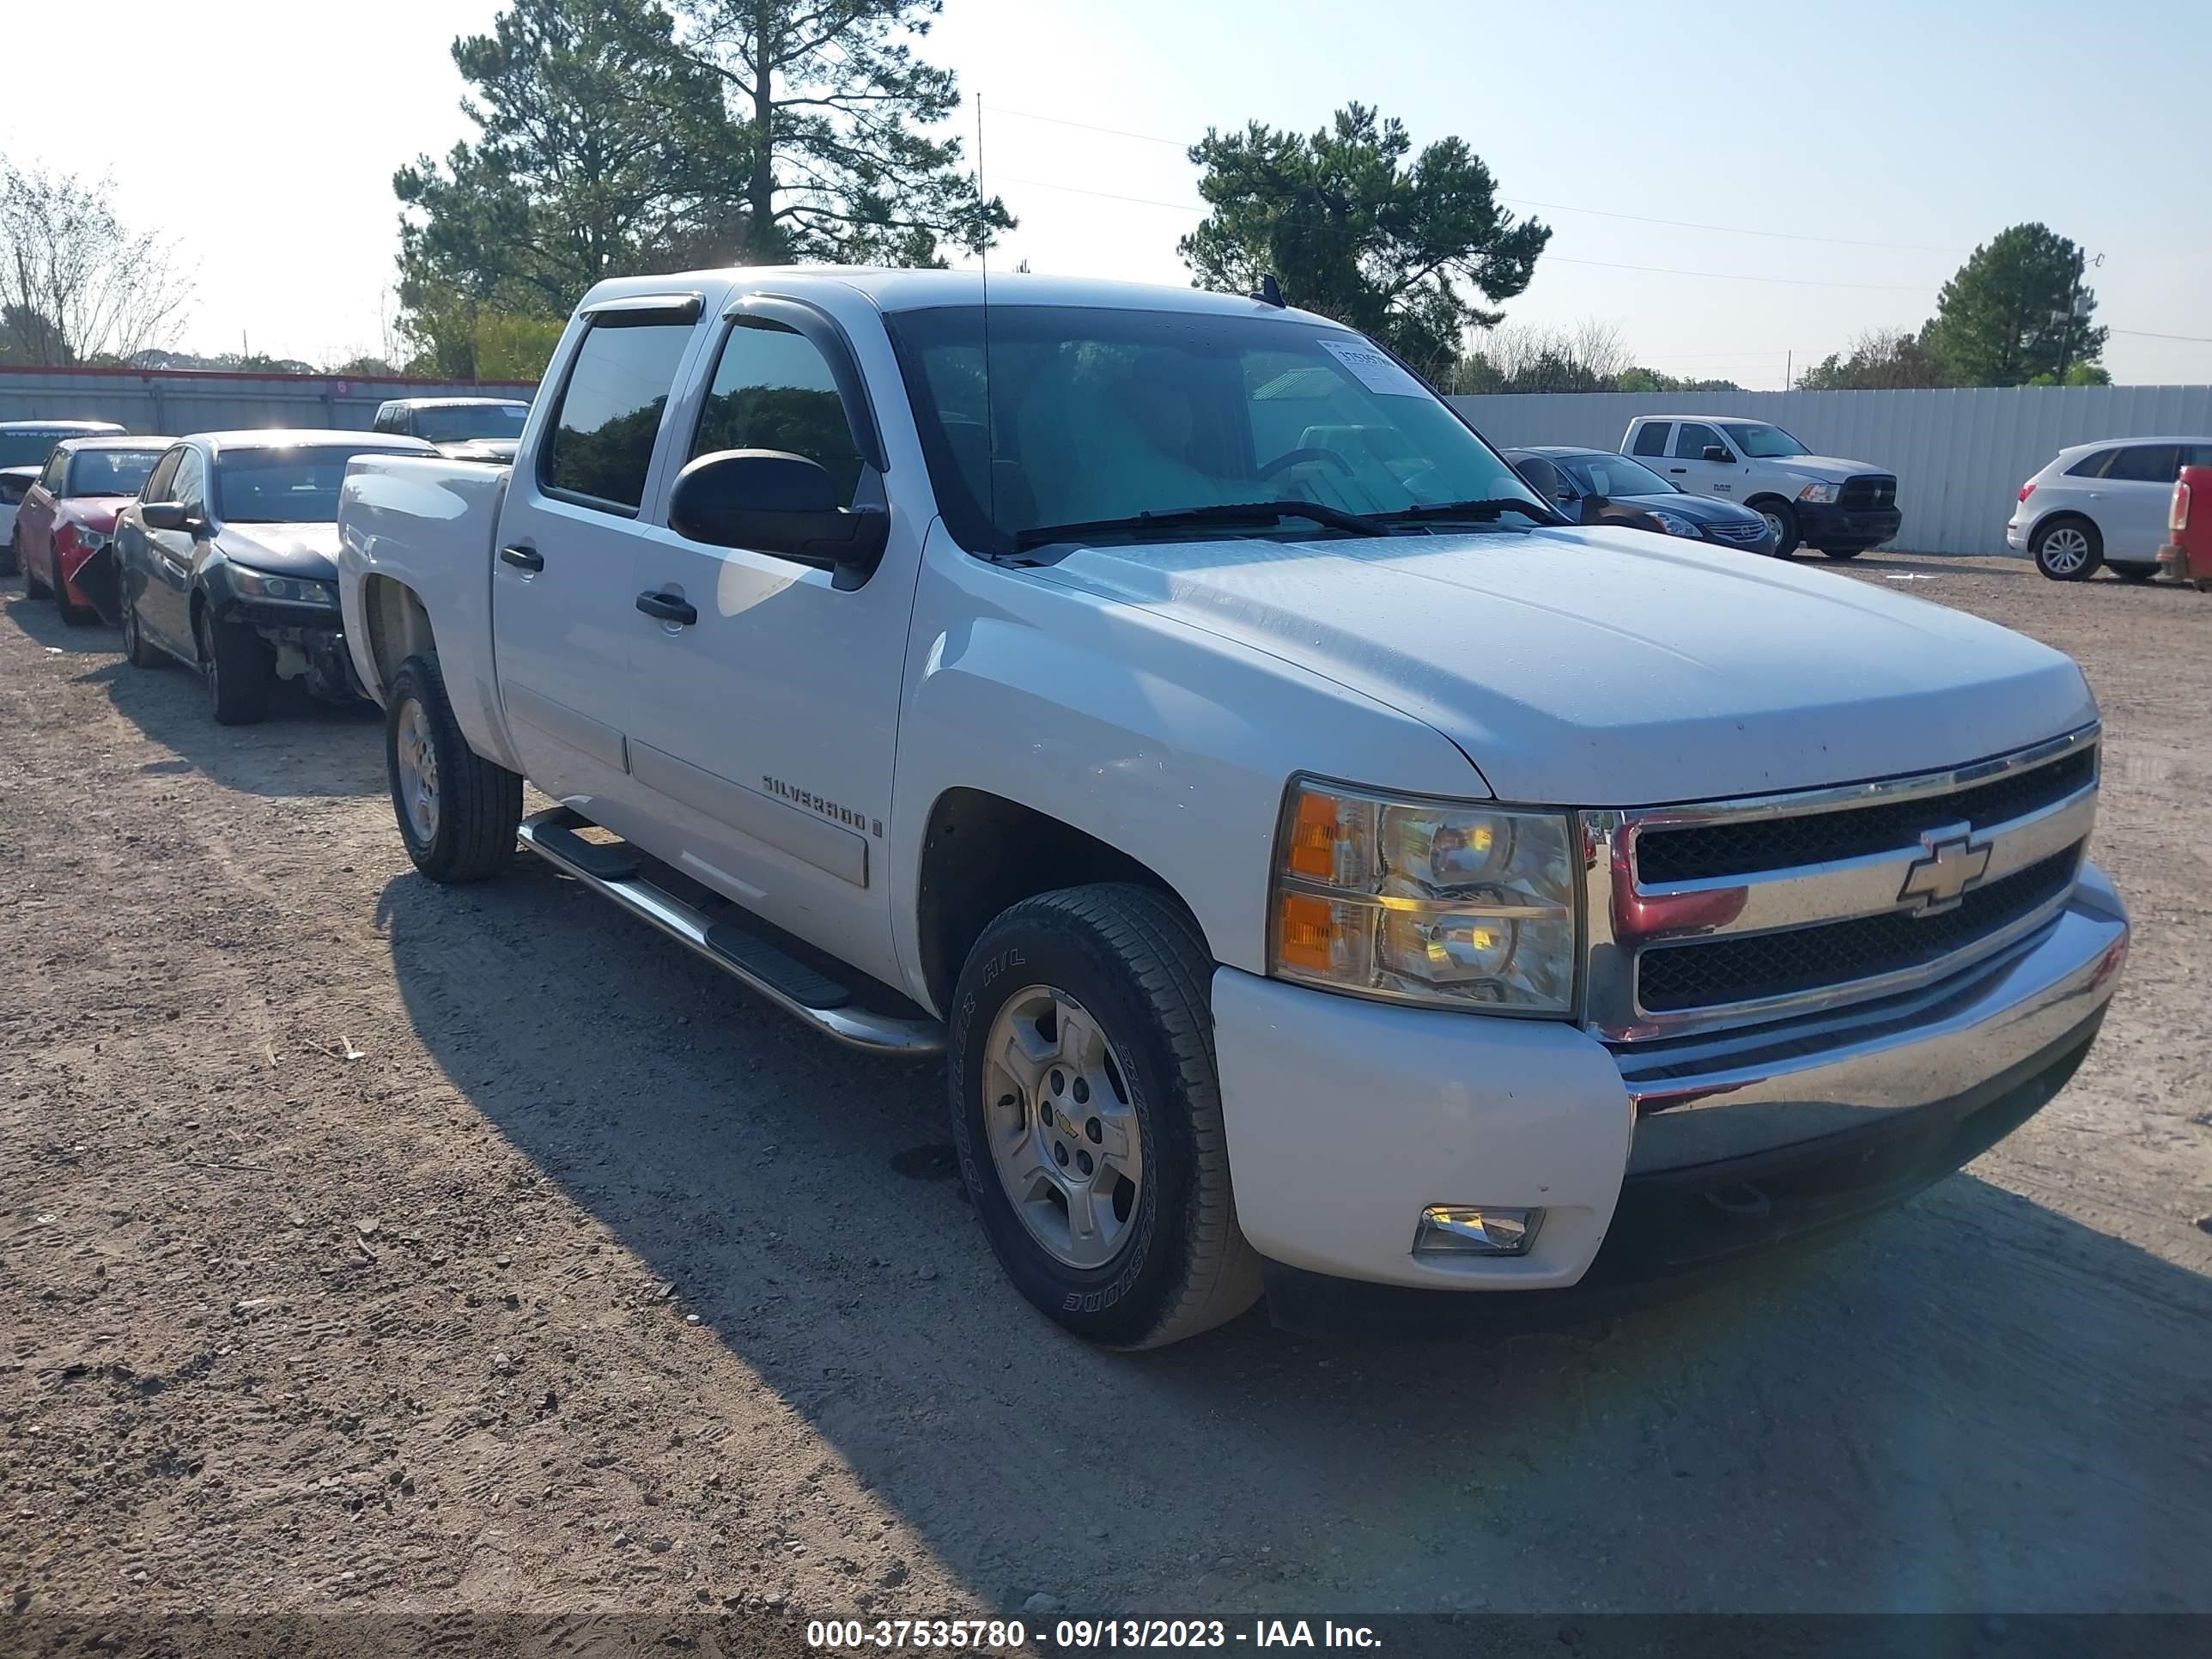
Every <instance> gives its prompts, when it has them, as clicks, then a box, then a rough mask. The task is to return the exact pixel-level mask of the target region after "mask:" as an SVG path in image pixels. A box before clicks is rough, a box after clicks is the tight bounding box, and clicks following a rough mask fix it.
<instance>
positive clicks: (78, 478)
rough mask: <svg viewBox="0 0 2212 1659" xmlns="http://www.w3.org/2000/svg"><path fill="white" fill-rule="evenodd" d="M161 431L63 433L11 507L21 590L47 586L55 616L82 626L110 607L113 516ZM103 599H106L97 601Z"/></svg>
mask: <svg viewBox="0 0 2212 1659" xmlns="http://www.w3.org/2000/svg"><path fill="white" fill-rule="evenodd" d="M168 446H169V440H168V439H167V438H65V439H64V440H63V441H61V442H60V443H58V444H56V445H55V446H54V453H52V455H50V456H48V457H47V458H46V469H45V471H41V472H40V474H39V481H38V483H35V484H33V485H32V486H31V489H30V493H29V494H27V495H25V496H24V497H23V501H22V505H21V506H20V507H17V508H16V509H15V543H16V547H17V550H18V552H19V556H20V557H21V561H22V566H23V591H24V592H26V593H27V594H30V595H31V596H32V597H33V598H36V597H37V596H38V595H40V594H41V593H51V594H52V596H53V600H54V603H55V604H56V605H59V606H60V607H61V612H62V620H63V621H64V622H66V623H69V624H70V626H71V627H73V628H82V627H84V626H86V625H87V624H88V623H95V622H98V621H99V620H100V612H101V611H103V610H104V611H106V612H107V613H108V614H109V615H111V616H112V615H113V614H114V613H115V604H114V588H115V555H114V553H113V552H112V550H110V547H109V538H111V537H112V536H113V535H114V533H115V515H116V513H118V512H119V511H120V510H121V509H122V507H123V504H124V503H125V501H129V500H130V499H131V497H132V496H133V495H137V493H138V486H139V485H141V484H143V483H145V482H146V475H147V474H148V473H149V472H151V471H153V470H154V463H155V462H156V461H158V460H160V459H161V452H162V451H163V450H165V449H167V447H168ZM103 600H104V601H105V602H104V603H103Z"/></svg>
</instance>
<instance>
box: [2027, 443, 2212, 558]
mask: <svg viewBox="0 0 2212 1659" xmlns="http://www.w3.org/2000/svg"><path fill="white" fill-rule="evenodd" d="M2185 466H2212V438H2108V439H2106V441H2104V442H2102V443H2094V444H2075V446H2074V447H2072V448H2070V449H2062V450H2060V451H2059V452H2058V455H2057V459H2055V460H2053V461H2052V462H2051V465H2048V466H2046V467H2045V468H2044V469H2043V471H2040V472H2039V473H2037V474H2036V475H2035V476H2034V477H2033V478H2030V479H2029V480H2028V481H2027V483H2024V484H2022V485H2021V487H2020V503H2019V505H2018V506H2016V507H2014V508H2013V510H2012V521H2011V522H2010V523H2009V524H2008V525H2006V526H2005V545H2006V546H2007V547H2009V548H2010V549H2012V550H2013V551H2014V552H2015V553H2023V552H2024V553H2027V554H2030V555H2032V556H2033V557H2034V560H2035V568H2037V569H2038V570H2040V571H2041V572H2042V573H2043V574H2045V575H2046V576H2048V577H2050V578H2051V580H2053V581H2055V582H2078V581H2081V580H2083V579H2084V578H2086V577H2089V576H2093V575H2095V574H2097V567H2098V566H2099V565H2100V564H2108V565H2110V566H2112V571H2113V574H2116V575H2120V576H2124V577H2126V578H2127V580H2130V581H2131V582H2141V581H2148V580H2150V579H2151V578H2152V577H2153V576H2155V575H2156V574H2158V550H2159V547H2160V544H2162V543H2163V542H2164V541H2165V540H2166V514H2167V513H2168V511H2169V510H2171V508H2172V503H2173V485H2174V481H2175V479H2176V478H2177V477H2179V476H2180V472H2181V469H2182V468H2183V467H2185Z"/></svg>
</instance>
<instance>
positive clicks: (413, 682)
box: [384, 657, 522, 882]
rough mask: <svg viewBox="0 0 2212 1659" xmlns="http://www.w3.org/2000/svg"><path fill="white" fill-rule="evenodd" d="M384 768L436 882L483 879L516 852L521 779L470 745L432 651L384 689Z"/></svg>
mask: <svg viewBox="0 0 2212 1659" xmlns="http://www.w3.org/2000/svg"><path fill="white" fill-rule="evenodd" d="M384 768H385V774H386V777H387V778H388V779H389V780H390V782H391V786H392V816H393V817H396V818H397V819H398V822H399V838H400V840H401V841H403V842H405V843H406V846H407V856H408V857H409V858H410V859H412V860H414V861H415V867H416V869H417V870H420V871H421V872H422V873H423V874H424V875H426V876H428V877H429V878H430V879H431V880H433V881H438V882H465V881H482V880H483V879H484V878H486V877H488V876H495V875H497V874H498V873H499V872H501V870H503V869H505V868H506V867H507V864H508V863H509V862H510V861H511V860H513V856H514V830H515V826H516V825H517V824H519V823H521V822H522V779H521V778H520V776H519V775H517V774H515V773H513V772H510V771H508V770H507V769H506V768H505V767H504V766H501V765H499V764H498V763H495V762H493V761H488V760H486V759H485V758H484V757H483V756H481V755H479V754H477V752H476V750H473V749H471V748H470V747H469V742H468V739H467V738H465V737H463V736H462V735H461V727H460V722H459V721H458V720H455V719H454V718H453V704H452V702H449V701H448V700H447V696H446V682H445V678H444V677H443V676H442V675H441V674H440V673H439V671H438V665H437V662H436V660H435V659H433V658H430V657H410V658H408V659H407V660H406V661H404V662H403V663H401V664H400V665H399V669H398V672H397V673H395V674H393V675H392V684H391V685H390V686H389V687H388V688H387V690H386V693H385V705H384Z"/></svg>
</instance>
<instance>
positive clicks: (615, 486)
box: [538, 313, 692, 518]
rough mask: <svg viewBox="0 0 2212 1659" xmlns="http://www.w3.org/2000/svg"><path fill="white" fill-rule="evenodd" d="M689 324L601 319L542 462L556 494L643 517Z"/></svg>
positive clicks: (572, 376)
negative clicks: (649, 476)
mask: <svg viewBox="0 0 2212 1659" xmlns="http://www.w3.org/2000/svg"><path fill="white" fill-rule="evenodd" d="M691 331H692V324H691V322H690V320H689V319H686V320H683V321H677V320H673V319H670V320H662V319H661V315H660V314H659V313H653V320H650V321H639V322H631V321H629V319H626V318H623V316H622V315H621V314H620V313H616V315H615V316H614V317H613V318H612V319H607V320H602V321H599V322H595V323H594V324H593V325H592V328H591V331H589V332H588V333H586V335H585V336H584V337H583V340H582V342H581V343H580V344H579V345H578V346H577V348H576V355H575V357H574V360H573V361H572V362H570V364H569V368H568V380H567V382H566V383H565V384H564V385H563V386H562V388H561V404H560V407H559V408H558V409H557V410H556V411H555V413H554V417H553V424H552V429H551V432H550V435H549V436H548V438H547V440H546V444H545V451H544V456H543V458H542V459H540V461H539V463H538V483H539V484H540V485H541V486H542V487H543V488H544V490H545V492H546V493H547V494H548V495H558V496H562V497H563V498H565V499H568V500H571V501H579V502H580V503H582V504H583V505H585V506H587V507H599V508H601V509H603V510H605V511H608V512H613V513H621V514H622V515H623V516H624V517H625V518H634V517H635V516H636V513H637V509H638V507H639V506H640V505H641V503H642V502H643V501H644V500H645V475H646V473H647V471H648V470H649V469H650V468H651V467H652V465H653V442H654V441H655V440H656V439H657V438H658V437H659V434H660V416H661V414H662V411H663V410H665V409H666V408H667V406H668V396H669V392H670V389H671V387H672V386H674V385H675V383H676V371H677V368H678V366H679V365H680V364H681V363H682V362H683V361H684V349H685V348H686V347H687V346H688V345H690V342H691Z"/></svg>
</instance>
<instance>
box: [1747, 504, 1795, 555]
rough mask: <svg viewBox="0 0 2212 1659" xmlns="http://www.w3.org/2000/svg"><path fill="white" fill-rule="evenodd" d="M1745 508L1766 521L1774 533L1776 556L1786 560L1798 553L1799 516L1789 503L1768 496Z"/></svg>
mask: <svg viewBox="0 0 2212 1659" xmlns="http://www.w3.org/2000/svg"><path fill="white" fill-rule="evenodd" d="M1744 505H1745V506H1747V507H1749V508H1750V509H1751V510H1752V511H1753V512H1754V513H1758V514H1759V517H1760V518H1762V519H1764V520H1766V523H1767V527H1768V528H1770V529H1771V530H1772V531H1773V532H1774V556H1775V557H1776V558H1778V559H1786V558H1789V557H1790V556H1792V555H1793V554H1795V553H1796V551H1797V514H1796V512H1795V511H1794V510H1793V509H1792V508H1791V507H1790V503H1789V502H1787V501H1784V500H1783V499H1782V498H1781V497H1780V496H1778V495H1768V496H1765V497H1764V498H1763V499H1761V500H1759V501H1746V502H1745V503H1744Z"/></svg>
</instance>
